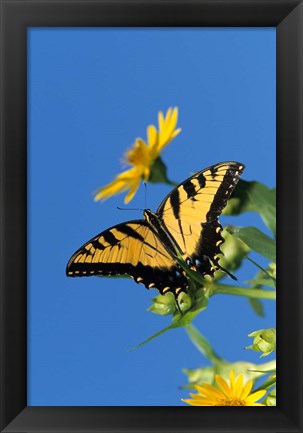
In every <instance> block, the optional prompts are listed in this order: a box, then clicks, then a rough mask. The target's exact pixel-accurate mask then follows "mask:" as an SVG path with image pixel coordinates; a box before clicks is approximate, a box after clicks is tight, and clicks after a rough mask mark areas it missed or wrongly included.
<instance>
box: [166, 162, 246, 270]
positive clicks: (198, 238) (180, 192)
mask: <svg viewBox="0 0 303 433" xmlns="http://www.w3.org/2000/svg"><path fill="white" fill-rule="evenodd" d="M243 170H244V165H243V164H240V163H237V162H224V163H220V164H217V165H214V166H212V167H209V168H207V169H205V170H202V171H200V172H198V173H196V174H194V175H193V176H191V177H190V178H188V179H187V180H186V181H184V182H183V183H182V184H180V185H178V186H177V187H176V188H175V189H174V190H173V191H172V192H171V193H170V194H169V195H168V196H167V197H166V198H165V199H164V200H163V202H162V203H161V205H160V206H159V209H158V215H159V218H160V219H161V220H162V221H163V224H164V226H165V228H166V230H167V231H168V232H169V233H170V234H171V235H172V236H173V237H174V240H175V242H176V244H177V245H178V247H179V249H180V250H181V252H182V254H183V258H184V260H186V261H187V262H188V264H189V265H190V266H191V267H192V268H194V269H197V270H198V271H199V272H200V273H202V275H206V274H207V275H213V273H214V271H215V270H216V269H217V268H218V267H219V265H218V257H217V256H218V254H220V253H221V250H220V245H222V243H223V241H224V239H223V237H222V235H221V232H222V227H221V225H220V223H219V222H218V216H219V215H220V214H221V212H222V210H223V209H224V207H225V206H226V203H227V200H228V199H229V198H230V195H231V193H232V191H233V189H234V188H235V186H236V184H237V182H238V180H239V178H240V176H241V174H242V172H243Z"/></svg>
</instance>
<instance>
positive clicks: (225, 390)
mask: <svg viewBox="0 0 303 433" xmlns="http://www.w3.org/2000/svg"><path fill="white" fill-rule="evenodd" d="M215 378H216V382H217V384H218V385H219V386H220V388H221V389H222V392H223V393H224V395H225V396H226V397H231V396H232V394H231V390H230V388H229V386H228V385H227V383H226V381H225V380H224V379H223V377H221V376H219V375H218V374H216V375H215Z"/></svg>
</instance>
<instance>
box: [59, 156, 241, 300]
mask: <svg viewBox="0 0 303 433" xmlns="http://www.w3.org/2000/svg"><path fill="white" fill-rule="evenodd" d="M244 168H245V166H244V164H241V163H238V162H232V161H231V162H222V163H219V164H216V165H213V166H211V167H208V168H206V169H204V170H202V171H199V172H198V173H196V174H194V175H193V176H191V177H189V178H188V179H187V180H185V181H184V182H182V183H180V185H178V186H177V187H175V188H174V189H173V190H172V191H171V192H170V193H169V194H168V195H167V196H166V197H165V199H164V200H163V201H162V203H161V204H160V206H159V208H158V210H157V212H156V213H154V212H152V211H151V210H149V209H145V210H144V219H140V220H134V221H126V222H124V223H121V224H118V225H115V226H113V227H111V228H109V229H107V230H105V231H104V232H102V233H100V234H99V235H97V236H95V237H94V238H92V239H91V240H90V241H88V242H86V243H85V244H84V245H83V246H82V247H81V248H80V249H79V250H78V251H76V252H75V254H73V256H72V257H71V259H70V260H69V262H68V264H67V268H66V274H67V276H69V277H83V276H92V275H99V276H100V275H108V276H109V275H123V274H128V275H130V276H131V277H132V278H134V280H135V281H136V282H137V283H142V284H144V285H145V287H146V288H147V289H151V288H153V287H154V288H157V289H158V290H159V292H160V293H161V294H165V293H167V292H172V293H173V294H174V296H175V299H176V300H177V298H178V295H179V293H180V292H182V291H183V292H186V291H187V289H188V280H187V278H186V275H185V273H184V272H183V270H182V269H181V267H180V265H179V264H178V262H177V260H176V257H177V252H179V253H180V254H181V256H182V258H183V260H184V261H185V262H186V264H187V265H188V266H189V268H191V269H194V270H196V271H197V272H199V273H200V274H201V275H202V276H205V275H210V276H213V274H214V271H216V270H218V269H222V270H223V271H225V272H227V273H228V274H229V272H228V271H226V270H225V269H224V268H222V267H221V266H220V264H219V256H218V255H219V254H222V252H221V250H220V246H221V245H222V243H223V242H224V239H223V237H222V235H221V232H222V226H221V225H220V223H219V221H218V217H219V215H220V214H221V212H222V210H223V208H224V207H225V206H226V203H227V200H228V199H229V197H230V195H231V193H232V191H233V189H234V188H235V186H236V184H237V182H238V180H239V178H240V176H241V174H242V172H243V170H244ZM180 254H179V255H180Z"/></svg>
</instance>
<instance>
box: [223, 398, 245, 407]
mask: <svg viewBox="0 0 303 433" xmlns="http://www.w3.org/2000/svg"><path fill="white" fill-rule="evenodd" d="M217 402H218V404H216V406H245V402H244V401H243V400H237V399H222V400H219V399H217Z"/></svg>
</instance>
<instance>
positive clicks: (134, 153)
mask: <svg viewBox="0 0 303 433" xmlns="http://www.w3.org/2000/svg"><path fill="white" fill-rule="evenodd" d="M125 159H126V161H127V162H128V163H129V164H131V165H135V166H138V165H149V162H150V161H149V154H148V151H147V148H146V145H145V143H143V142H142V141H141V140H137V141H136V142H135V144H134V145H133V147H132V148H131V149H130V150H129V151H128V152H126V154H125Z"/></svg>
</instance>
